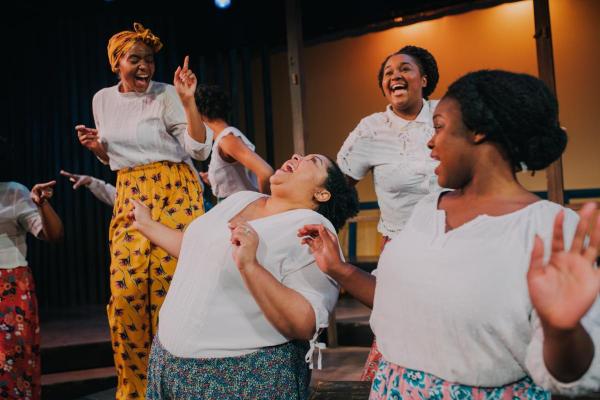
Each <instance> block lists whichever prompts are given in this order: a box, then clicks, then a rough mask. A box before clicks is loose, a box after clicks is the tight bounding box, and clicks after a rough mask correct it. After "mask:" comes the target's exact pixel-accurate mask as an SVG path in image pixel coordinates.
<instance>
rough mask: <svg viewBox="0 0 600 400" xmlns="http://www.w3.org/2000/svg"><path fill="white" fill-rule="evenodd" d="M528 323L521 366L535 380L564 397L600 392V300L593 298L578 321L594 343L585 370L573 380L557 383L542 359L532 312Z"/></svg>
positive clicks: (540, 339) (540, 336)
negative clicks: (528, 339) (530, 330)
mask: <svg viewBox="0 0 600 400" xmlns="http://www.w3.org/2000/svg"><path fill="white" fill-rule="evenodd" d="M531 324H532V328H533V337H532V339H531V342H530V343H529V346H528V347H527V355H526V358H525V365H526V367H527V370H528V372H529V375H530V376H531V378H532V379H533V380H534V381H535V383H537V384H538V385H540V386H542V387H543V388H544V389H546V390H550V391H551V392H553V393H557V394H562V395H566V396H579V395H582V394H589V393H592V392H600V299H596V302H595V303H594V305H593V306H592V308H591V309H590V311H589V312H588V313H587V314H586V315H585V317H584V318H583V320H582V325H583V326H584V328H585V330H586V331H587V332H588V334H589V335H590V337H591V338H592V341H593V342H594V358H593V360H592V363H591V365H590V367H589V368H588V370H587V371H586V373H585V374H583V376H582V377H581V378H579V379H578V380H576V381H574V382H569V383H564V382H560V381H559V380H557V379H556V378H555V377H554V376H552V374H551V373H550V371H548V369H547V368H546V364H545V362H544V331H543V328H542V325H541V322H540V319H539V317H538V316H537V314H535V313H534V314H533V315H532V318H531Z"/></svg>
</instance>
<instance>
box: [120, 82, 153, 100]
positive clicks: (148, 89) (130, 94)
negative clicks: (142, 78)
mask: <svg viewBox="0 0 600 400" xmlns="http://www.w3.org/2000/svg"><path fill="white" fill-rule="evenodd" d="M121 83H122V82H121V81H119V83H117V84H116V86H115V89H116V90H117V93H118V94H119V95H120V96H124V97H141V96H144V95H146V94H148V93H150V90H151V89H152V86H154V81H153V80H150V83H148V87H147V88H146V90H145V91H144V92H121V91H120V90H119V87H121Z"/></svg>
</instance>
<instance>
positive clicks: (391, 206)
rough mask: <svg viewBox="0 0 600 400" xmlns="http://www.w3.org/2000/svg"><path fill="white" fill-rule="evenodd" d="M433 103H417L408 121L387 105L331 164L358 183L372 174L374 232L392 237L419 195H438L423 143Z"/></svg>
mask: <svg viewBox="0 0 600 400" xmlns="http://www.w3.org/2000/svg"><path fill="white" fill-rule="evenodd" d="M437 103H438V101H437V100H423V108H422V109H421V112H420V113H419V115H418V116H417V118H416V119H415V120H413V121H407V120H404V119H402V118H400V117H399V116H397V115H396V114H395V113H394V112H393V111H392V108H391V105H388V107H387V109H386V110H385V111H384V112H379V113H375V114H372V115H369V116H368V117H366V118H363V119H362V120H361V121H360V123H359V124H358V126H357V127H356V128H355V129H354V130H353V131H352V132H350V135H349V136H348V138H347V139H346V141H345V142H344V144H343V145H342V147H341V149H340V151H339V153H338V155H337V163H338V165H339V166H340V168H341V170H342V172H344V174H346V175H348V176H349V177H351V178H353V179H355V180H361V179H362V178H364V177H365V175H366V174H367V173H368V172H369V171H370V170H373V178H374V184H375V193H376V195H377V201H378V203H379V208H380V210H381V218H380V220H379V224H378V226H377V230H378V231H379V232H381V234H382V235H384V236H388V237H390V238H391V237H394V236H395V235H396V234H398V232H400V231H401V230H402V227H403V226H404V224H405V223H406V221H407V220H408V217H409V216H410V213H411V211H412V208H413V207H414V205H415V204H416V203H417V202H418V201H419V200H420V199H421V197H423V196H424V195H426V194H428V193H431V192H434V191H438V190H439V186H438V184H437V177H436V175H435V174H434V172H433V171H434V169H435V167H436V166H437V161H435V160H433V159H432V158H431V157H430V150H429V149H428V148H427V142H428V141H429V139H431V137H432V136H433V133H434V129H433V111H434V110H435V107H436V105H437Z"/></svg>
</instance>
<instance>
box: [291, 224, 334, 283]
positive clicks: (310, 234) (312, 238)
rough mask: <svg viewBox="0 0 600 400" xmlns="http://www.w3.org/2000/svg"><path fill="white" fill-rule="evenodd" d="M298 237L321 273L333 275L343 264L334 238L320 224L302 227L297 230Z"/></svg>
mask: <svg viewBox="0 0 600 400" xmlns="http://www.w3.org/2000/svg"><path fill="white" fill-rule="evenodd" d="M298 236H299V237H302V244H306V245H307V246H308V247H309V249H310V252H311V253H312V255H313V256H314V257H315V261H316V262H317V265H318V266H319V268H320V269H321V271H323V272H324V273H326V274H327V275H334V273H333V272H334V270H335V269H336V268H339V267H340V265H341V264H342V263H343V262H342V259H341V257H340V245H339V243H338V240H337V238H336V236H335V235H334V234H333V233H332V232H331V231H330V230H329V229H327V228H325V227H324V226H323V225H321V224H316V225H304V226H303V227H302V228H300V229H298Z"/></svg>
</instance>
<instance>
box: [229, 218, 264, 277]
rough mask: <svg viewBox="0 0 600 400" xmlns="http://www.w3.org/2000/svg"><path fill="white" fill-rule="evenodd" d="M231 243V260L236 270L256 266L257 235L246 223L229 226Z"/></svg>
mask: <svg viewBox="0 0 600 400" xmlns="http://www.w3.org/2000/svg"><path fill="white" fill-rule="evenodd" d="M229 228H230V229H231V243H232V244H233V260H234V261H235V263H236V265H237V267H238V269H239V270H240V271H243V270H245V269H247V268H249V267H252V266H253V265H256V264H258V262H257V260H256V250H257V249H258V242H259V238H258V234H257V233H256V231H255V230H254V229H252V227H251V226H250V225H249V224H248V223H246V222H240V223H238V224H229Z"/></svg>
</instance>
